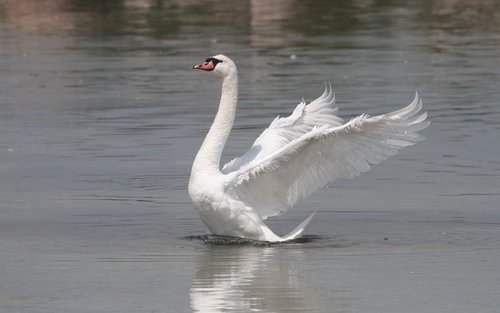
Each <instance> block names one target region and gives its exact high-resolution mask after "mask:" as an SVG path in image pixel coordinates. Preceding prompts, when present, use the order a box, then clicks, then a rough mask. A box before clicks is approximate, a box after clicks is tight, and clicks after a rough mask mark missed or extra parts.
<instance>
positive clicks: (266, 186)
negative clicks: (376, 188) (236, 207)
mask: <svg viewBox="0 0 500 313" xmlns="http://www.w3.org/2000/svg"><path fill="white" fill-rule="evenodd" d="M313 103H314V102H313ZM313 103H311V104H313ZM311 104H310V105H311ZM313 108H314V107H313ZM421 108H422V101H421V100H420V98H419V97H418V94H416V95H415V99H414V100H413V101H412V103H410V104H409V105H408V106H407V107H405V108H403V109H400V110H397V111H394V112H391V113H388V114H384V115H379V116H374V117H369V116H368V115H361V116H358V117H356V118H353V119H352V120H351V121H349V122H348V123H346V124H344V125H341V126H333V127H332V126H331V125H328V124H326V125H323V126H319V127H318V126H314V127H312V128H311V129H310V130H309V131H307V132H305V133H303V134H302V135H301V136H300V137H298V138H296V139H294V140H291V141H288V142H287V143H286V144H285V145H283V146H281V147H279V148H277V149H275V150H274V151H273V152H272V153H268V154H267V155H263V156H261V157H260V158H258V159H257V160H254V161H252V162H248V163H246V164H241V165H240V166H239V168H238V169H237V170H235V171H234V172H231V173H228V174H227V184H226V188H227V192H230V193H232V196H233V197H235V198H237V199H239V200H241V201H243V202H245V203H246V204H247V205H249V206H251V207H253V208H255V209H256V210H257V211H258V212H259V214H260V215H261V216H262V217H263V218H267V217H269V216H274V215H279V214H280V213H282V212H283V211H286V210H287V209H288V208H290V207H291V206H293V205H294V204H295V203H296V202H297V201H298V200H299V199H302V198H305V197H307V196H309V195H310V194H311V193H313V192H314V191H316V190H318V189H320V188H322V187H324V186H325V185H327V184H328V183H329V182H331V181H334V180H336V179H340V178H351V177H354V176H358V175H360V174H361V173H363V172H366V171H368V170H369V169H370V168H371V165H374V164H378V163H380V162H381V161H383V160H385V159H387V158H388V157H390V156H392V155H394V154H396V153H397V152H398V151H399V150H400V149H402V148H404V147H406V146H410V145H413V144H415V143H416V142H417V141H419V140H421V139H422V138H423V137H422V136H421V135H419V134H418V133H417V131H420V130H422V129H424V128H426V127H427V126H428V125H429V122H428V121H427V120H426V118H427V115H426V113H421V114H419V115H417V113H418V112H420V110H421Z"/></svg>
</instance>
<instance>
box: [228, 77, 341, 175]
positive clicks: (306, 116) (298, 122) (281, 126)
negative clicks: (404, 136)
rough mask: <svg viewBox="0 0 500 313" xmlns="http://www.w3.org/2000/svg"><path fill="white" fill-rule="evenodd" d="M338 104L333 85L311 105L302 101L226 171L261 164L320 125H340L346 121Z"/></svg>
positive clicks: (273, 124) (273, 122)
mask: <svg viewBox="0 0 500 313" xmlns="http://www.w3.org/2000/svg"><path fill="white" fill-rule="evenodd" d="M334 105H335V95H334V94H333V91H332V86H331V85H325V91H324V92H323V94H322V95H321V96H320V97H318V98H317V99H316V100H314V101H312V102H311V103H309V104H307V105H306V103H305V102H304V100H302V102H301V103H299V104H298V105H297V107H296V108H295V110H294V111H293V113H292V115H290V116H287V117H282V118H281V117H279V116H278V117H276V118H275V119H274V121H272V123H271V125H269V127H268V128H267V129H266V130H264V132H262V134H261V135H260V136H259V137H258V138H257V139H256V140H255V142H254V143H253V145H252V147H251V148H250V149H249V150H248V151H247V152H246V153H245V154H243V155H242V156H241V157H238V158H236V159H234V160H232V161H231V162H229V163H227V164H226V165H224V167H223V168H222V173H224V174H227V173H231V172H234V171H237V170H239V169H240V168H241V167H242V166H248V165H251V164H258V163H260V161H261V160H262V159H263V158H265V157H267V156H269V155H271V154H273V153H275V152H276V150H278V149H281V148H282V147H284V146H286V145H287V144H289V143H290V142H292V141H293V140H296V139H298V138H300V137H301V136H302V135H304V134H306V133H308V132H310V131H311V130H312V129H313V128H314V127H316V126H322V125H329V126H330V127H336V126H340V125H342V124H344V120H342V119H341V118H340V117H338V116H337V114H338V109H337V108H336V107H334Z"/></svg>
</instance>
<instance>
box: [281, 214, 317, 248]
mask: <svg viewBox="0 0 500 313" xmlns="http://www.w3.org/2000/svg"><path fill="white" fill-rule="evenodd" d="M315 214H316V211H314V212H313V213H312V214H311V215H309V217H308V218H306V219H305V220H304V221H303V222H302V223H300V224H299V226H297V227H296V228H295V229H294V230H292V231H291V232H290V233H288V235H286V236H284V237H281V239H282V240H283V241H289V240H294V239H297V238H300V236H302V234H303V233H304V230H306V227H307V225H308V224H309V223H310V222H311V220H312V218H313V217H314V215H315Z"/></svg>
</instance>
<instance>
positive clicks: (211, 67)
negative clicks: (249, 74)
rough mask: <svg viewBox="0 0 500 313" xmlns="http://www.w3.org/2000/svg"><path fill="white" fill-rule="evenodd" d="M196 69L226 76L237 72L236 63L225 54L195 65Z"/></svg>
mask: <svg viewBox="0 0 500 313" xmlns="http://www.w3.org/2000/svg"><path fill="white" fill-rule="evenodd" d="M193 68H194V69H198V70H204V71H209V72H214V73H215V74H217V75H218V76H221V77H226V76H229V75H231V74H236V64H234V62H233V60H231V59H230V58H228V57H227V56H225V55H223V54H218V55H215V56H213V57H210V58H207V59H206V60H205V62H204V63H201V64H198V65H195V66H193Z"/></svg>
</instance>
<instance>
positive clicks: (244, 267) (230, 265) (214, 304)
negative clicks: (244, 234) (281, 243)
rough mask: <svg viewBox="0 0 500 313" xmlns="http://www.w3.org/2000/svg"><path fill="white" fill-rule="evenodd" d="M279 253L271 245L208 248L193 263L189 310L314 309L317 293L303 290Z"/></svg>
mask: <svg viewBox="0 0 500 313" xmlns="http://www.w3.org/2000/svg"><path fill="white" fill-rule="evenodd" d="M281 256H282V250H280V249H277V248H275V247H274V248H273V247H252V246H232V247H228V246H212V247H210V248H209V249H207V250H206V251H205V253H204V254H202V255H201V256H200V257H199V259H198V260H197V262H196V267H197V272H196V276H195V278H194V280H193V286H192V288H191V307H192V309H193V311H194V312H199V313H208V312H249V311H252V312H262V311H265V312H303V311H304V308H307V310H311V311H313V312H314V311H318V310H315V308H318V307H319V305H320V303H321V302H320V301H318V299H317V296H313V293H312V292H309V293H307V292H306V290H305V288H304V286H303V284H302V283H301V281H300V277H299V275H297V272H296V271H294V270H293V268H292V267H291V266H289V265H288V264H287V263H286V261H285V260H286V258H281ZM288 257H289V256H288Z"/></svg>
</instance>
